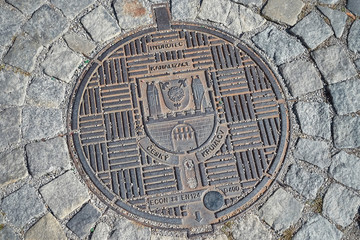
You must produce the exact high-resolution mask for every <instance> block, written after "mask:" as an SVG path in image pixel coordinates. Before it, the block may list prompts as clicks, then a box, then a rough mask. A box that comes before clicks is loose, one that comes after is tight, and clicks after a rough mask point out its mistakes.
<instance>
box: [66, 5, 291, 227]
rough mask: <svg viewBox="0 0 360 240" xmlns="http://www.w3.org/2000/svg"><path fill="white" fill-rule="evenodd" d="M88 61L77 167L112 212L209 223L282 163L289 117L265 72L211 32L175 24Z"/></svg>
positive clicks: (75, 113)
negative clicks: (113, 210)
mask: <svg viewBox="0 0 360 240" xmlns="http://www.w3.org/2000/svg"><path fill="white" fill-rule="evenodd" d="M154 16H155V22H156V24H155V25H154V26H153V27H149V28H146V29H143V30H140V31H137V32H135V33H132V34H130V35H127V36H124V37H122V38H120V39H118V40H117V41H115V42H114V43H113V44H112V45H109V46H108V47H106V48H105V49H104V50H103V51H102V52H101V53H99V54H98V55H97V56H96V58H94V60H92V61H91V62H90V64H89V66H88V67H87V69H86V70H85V71H84V73H83V75H82V77H81V78H80V79H79V82H78V83H77V85H76V87H75V91H74V94H73V97H72V103H73V105H72V107H71V109H70V113H69V116H70V117H69V119H70V124H69V125H70V130H71V132H72V133H73V134H72V137H71V138H70V139H69V140H70V146H71V148H73V150H74V151H73V152H74V161H75V162H76V164H77V167H78V168H79V170H80V172H82V173H83V175H84V178H85V179H89V181H88V185H89V186H90V188H91V189H92V191H93V192H95V193H96V194H97V195H98V196H99V197H100V198H101V199H103V200H104V201H105V202H106V203H107V204H108V205H110V206H111V207H112V208H113V209H115V210H117V211H118V212H120V213H121V214H123V215H125V216H128V217H129V218H131V219H134V220H136V221H139V222H141V223H143V224H146V225H150V226H155V227H165V228H171V229H191V228H196V227H205V228H206V227H208V228H209V227H210V228H211V227H212V226H213V224H216V223H220V222H223V221H225V220H227V219H229V218H230V217H232V216H234V215H236V214H238V213H240V212H242V211H244V210H245V209H247V208H248V207H249V206H250V205H251V204H252V203H254V201H256V200H257V199H258V198H259V197H260V196H261V195H262V194H263V193H264V192H265V190H266V189H267V188H268V187H269V186H270V184H271V182H272V181H273V180H274V178H275V176H276V174H277V171H278V170H279V168H280V166H281V164H282V160H283V158H284V155H285V150H286V145H287V144H286V143H287V136H288V118H287V108H286V106H285V101H284V99H283V97H282V93H281V88H280V86H279V84H278V83H277V80H276V79H275V77H274V75H273V74H272V72H271V70H270V69H269V68H268V67H267V66H266V64H264V62H263V61H262V60H260V58H259V57H258V56H257V55H256V54H255V53H254V52H253V51H252V50H250V49H249V48H248V47H246V46H245V45H243V44H242V43H239V41H238V40H237V39H235V38H233V37H230V36H228V35H226V34H225V33H222V32H220V31H218V30H215V29H212V28H207V27H202V26H198V25H195V24H185V23H178V22H170V17H169V11H168V9H167V8H166V7H164V6H162V5H157V6H156V7H154Z"/></svg>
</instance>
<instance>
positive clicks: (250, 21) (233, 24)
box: [226, 4, 265, 35]
mask: <svg viewBox="0 0 360 240" xmlns="http://www.w3.org/2000/svg"><path fill="white" fill-rule="evenodd" d="M233 5H234V6H233V7H232V8H231V10H230V13H229V15H228V17H227V19H226V25H227V27H228V28H229V29H231V30H233V31H234V32H235V33H236V34H238V35H239V34H241V33H242V32H248V31H251V30H254V29H255V28H258V27H260V26H261V25H263V24H264V23H265V19H264V18H263V17H261V16H260V15H259V14H256V13H254V12H253V11H252V10H251V9H250V8H247V7H244V6H243V5H240V4H238V5H237V4H233Z"/></svg>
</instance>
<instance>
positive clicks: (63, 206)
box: [40, 171, 89, 219]
mask: <svg viewBox="0 0 360 240" xmlns="http://www.w3.org/2000/svg"><path fill="white" fill-rule="evenodd" d="M40 193H41V195H42V196H43V198H44V199H45V202H46V203H47V204H48V205H49V207H50V209H51V210H52V212H53V213H54V215H55V216H56V217H58V218H60V219H64V218H65V217H66V216H67V215H69V214H70V213H71V212H72V211H74V210H75V209H77V208H78V207H80V206H81V205H82V204H83V203H84V202H86V201H87V200H89V194H88V191H87V188H86V187H85V186H84V185H83V184H82V183H81V182H80V181H79V180H78V179H77V178H76V177H75V175H74V174H73V173H72V172H70V171H68V172H66V173H64V174H63V175H61V176H59V177H58V178H56V179H54V180H53V181H51V182H49V183H48V184H46V185H44V186H42V187H41V188H40Z"/></svg>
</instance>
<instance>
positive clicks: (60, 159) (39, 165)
mask: <svg viewBox="0 0 360 240" xmlns="http://www.w3.org/2000/svg"><path fill="white" fill-rule="evenodd" d="M26 153H27V160H28V164H29V170H30V174H31V175H32V176H33V177H39V176H42V175H44V174H46V173H49V172H52V171H54V170H63V169H69V168H70V161H69V160H70V159H69V152H68V148H67V144H66V141H65V139H64V138H62V137H57V138H54V139H50V140H48V141H45V142H35V143H30V144H28V145H26Z"/></svg>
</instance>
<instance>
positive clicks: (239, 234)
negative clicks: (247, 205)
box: [230, 215, 276, 240]
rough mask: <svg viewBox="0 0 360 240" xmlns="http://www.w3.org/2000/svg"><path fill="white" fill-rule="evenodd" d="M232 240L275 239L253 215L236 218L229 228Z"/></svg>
mask: <svg viewBox="0 0 360 240" xmlns="http://www.w3.org/2000/svg"><path fill="white" fill-rule="evenodd" d="M230 232H231V233H232V236H233V238H234V239H264V240H265V239H267V240H271V239H276V238H275V236H274V235H273V234H272V233H271V232H270V231H269V230H268V229H267V228H266V227H265V226H264V225H263V223H261V221H260V219H259V218H258V217H257V216H255V215H247V216H245V217H244V218H241V219H240V218H236V219H235V220H234V222H233V224H232V225H231V227H230Z"/></svg>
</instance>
